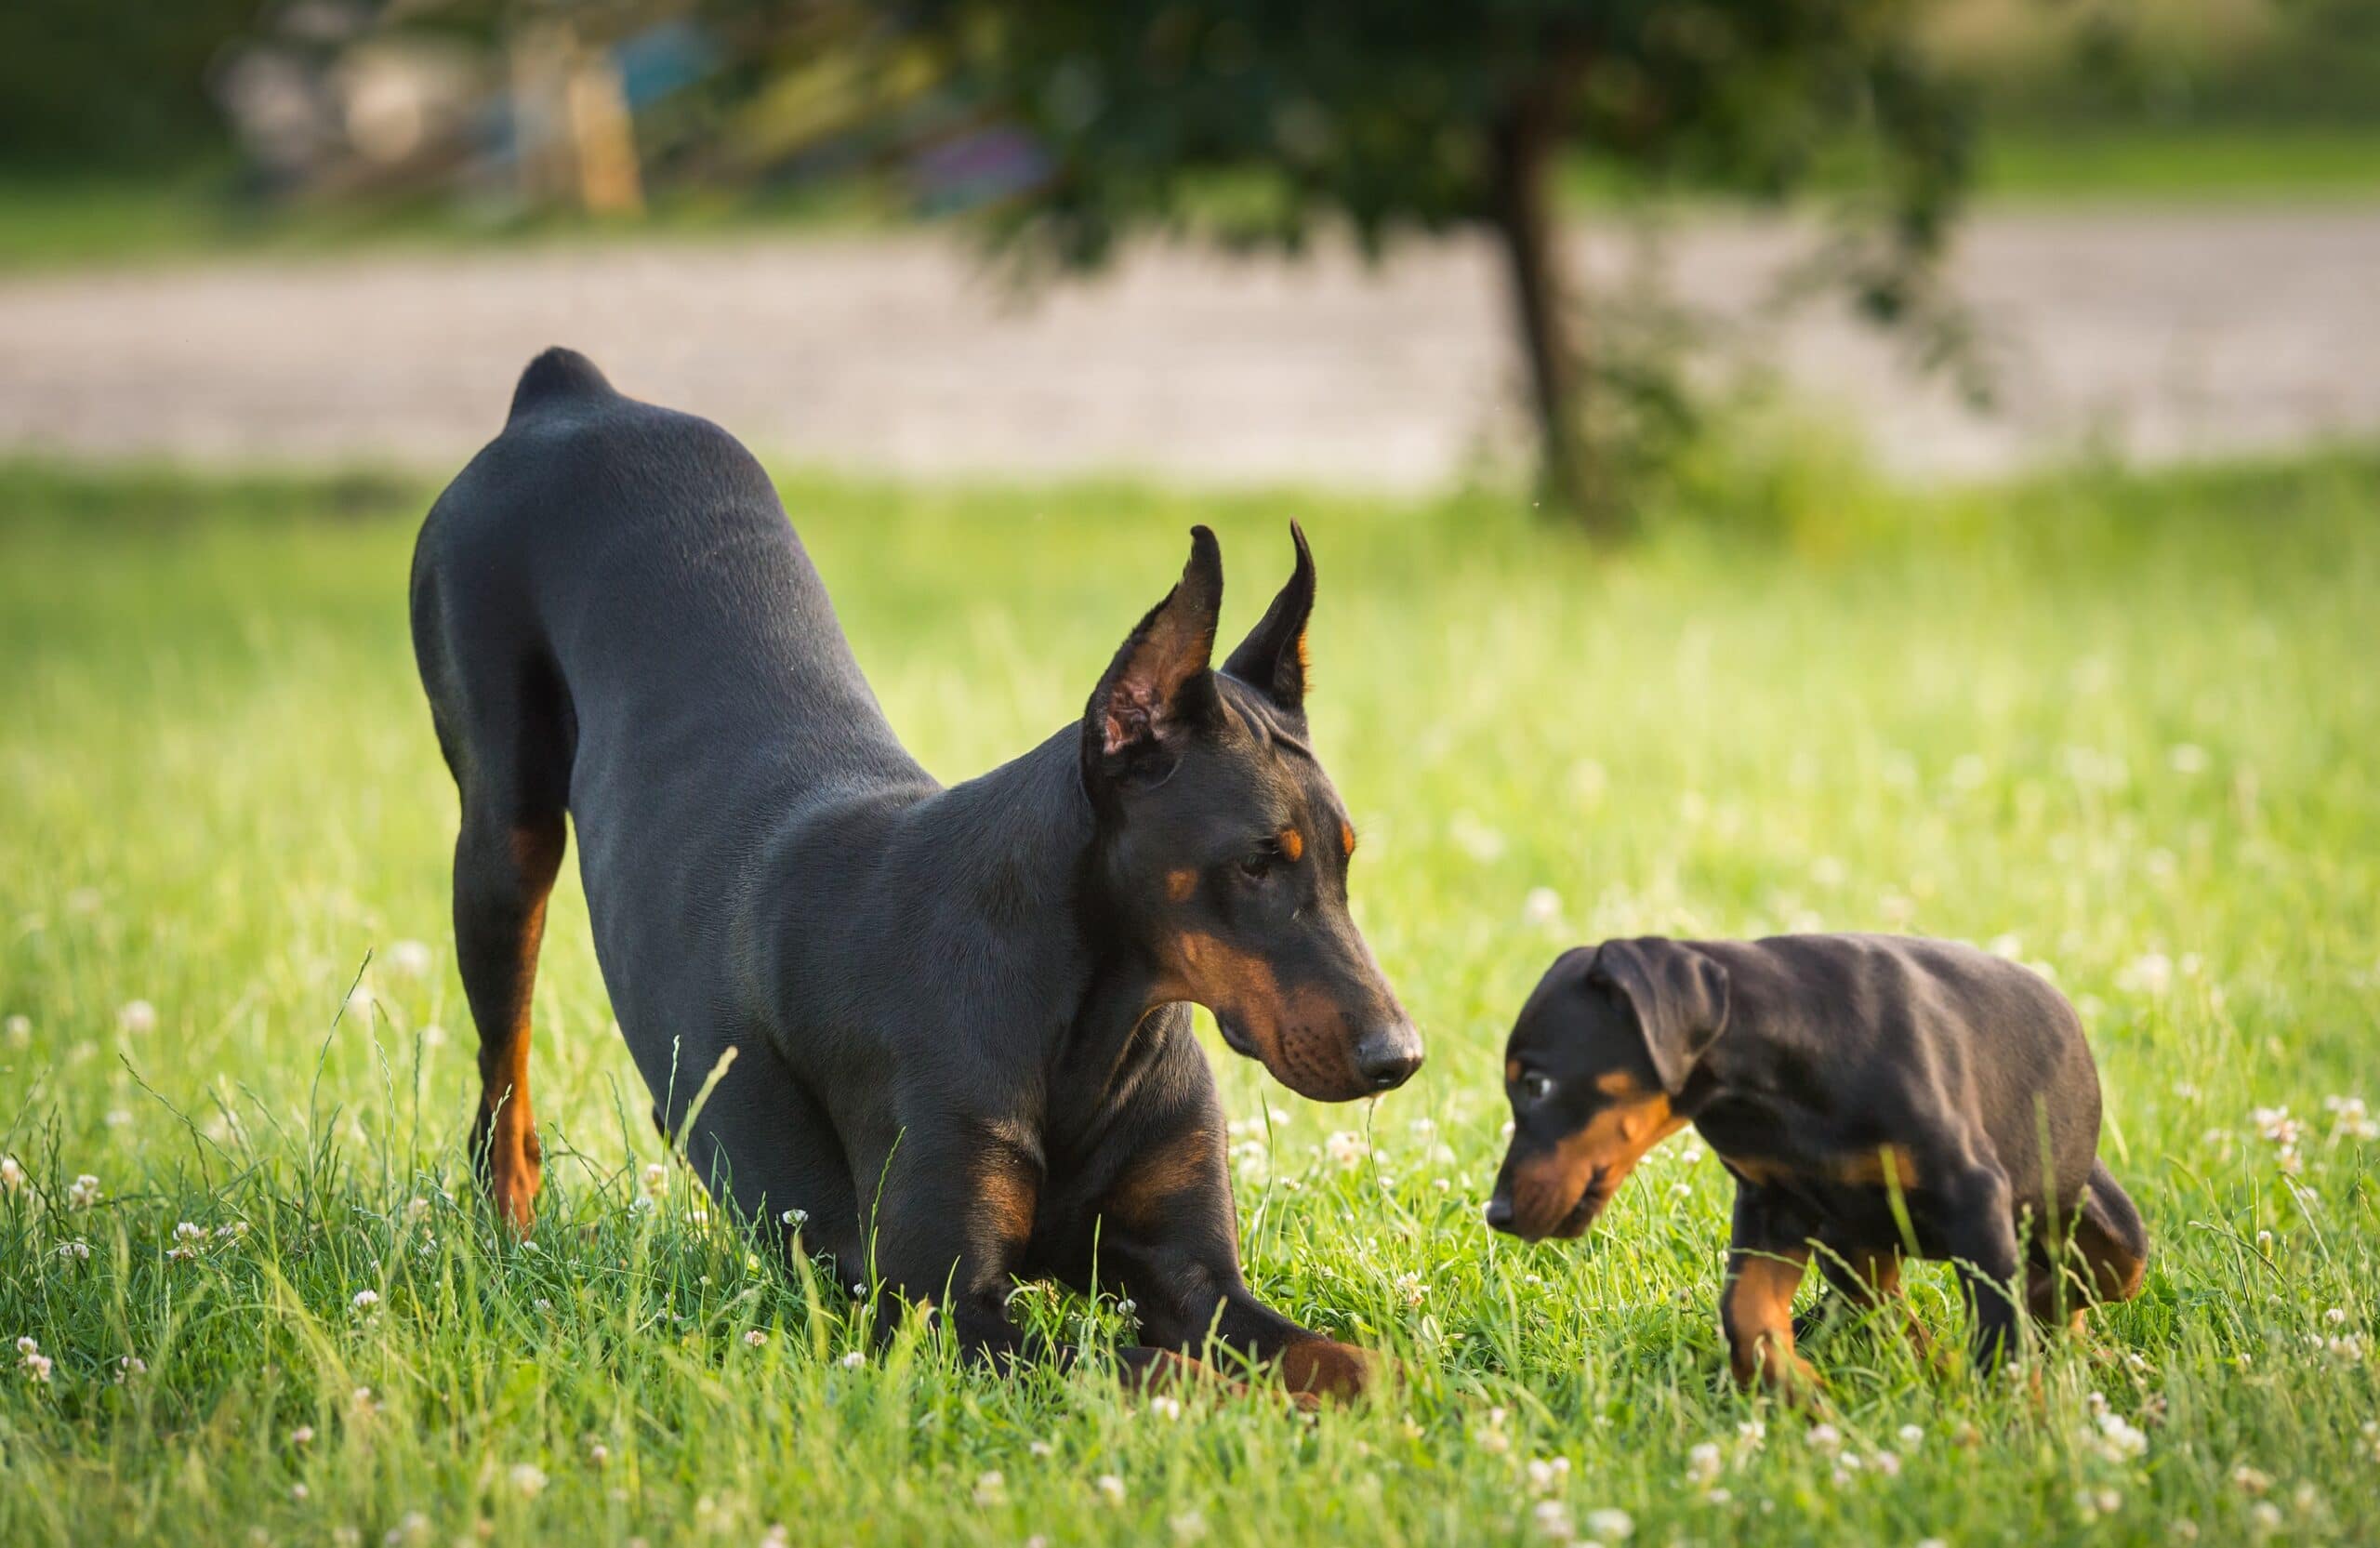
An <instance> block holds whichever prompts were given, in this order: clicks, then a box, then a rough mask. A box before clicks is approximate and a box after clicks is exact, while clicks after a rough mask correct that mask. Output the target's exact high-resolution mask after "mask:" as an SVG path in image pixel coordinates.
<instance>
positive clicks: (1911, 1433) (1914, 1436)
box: [1893, 1424, 1925, 1451]
mask: <svg viewBox="0 0 2380 1548" xmlns="http://www.w3.org/2000/svg"><path fill="white" fill-rule="evenodd" d="M1893 1438H1894V1439H1896V1440H1897V1441H1899V1442H1900V1449H1902V1450H1904V1451H1914V1450H1916V1449H1918V1448H1919V1447H1921V1446H1923V1445H1924V1444H1925V1432H1924V1430H1923V1429H1920V1428H1919V1427H1918V1426H1916V1425H1914V1424H1904V1425H1902V1426H1901V1427H1900V1430H1899V1432H1898V1434H1897V1435H1896V1436H1894V1437H1893Z"/></svg>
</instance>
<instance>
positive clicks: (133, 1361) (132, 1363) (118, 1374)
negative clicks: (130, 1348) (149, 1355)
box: [115, 1355, 149, 1382]
mask: <svg viewBox="0 0 2380 1548" xmlns="http://www.w3.org/2000/svg"><path fill="white" fill-rule="evenodd" d="M148 1374H149V1362H148V1361H147V1360H144V1359H142V1358H141V1357H140V1356H138V1355H119V1356H116V1362H115V1379H116V1380H117V1381H119V1382H129V1381H131V1380H132V1379H133V1378H134V1377H136V1376H146V1375H148Z"/></svg>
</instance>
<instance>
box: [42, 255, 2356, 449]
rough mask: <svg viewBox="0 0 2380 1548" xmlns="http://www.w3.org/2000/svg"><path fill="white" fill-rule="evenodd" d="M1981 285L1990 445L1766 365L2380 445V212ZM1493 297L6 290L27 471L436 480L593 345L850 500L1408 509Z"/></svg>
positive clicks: (1768, 265)
mask: <svg viewBox="0 0 2380 1548" xmlns="http://www.w3.org/2000/svg"><path fill="white" fill-rule="evenodd" d="M1582 246H1583V248H1584V249H1585V251H1586V254H1587V256H1588V258H1589V259H1590V260H1591V261H1597V262H1609V261H1611V260H1612V259H1613V256H1614V255H1613V252H1612V250H1611V248H1610V246H1609V245H1607V244H1604V243H1600V242H1598V241H1596V240H1594V239H1593V238H1588V239H1583V241H1582ZM1798 250H1799V242H1798V239H1797V238H1796V236H1795V234H1794V233H1792V232H1787V231H1784V230H1781V229H1779V228H1778V227H1775V226H1755V225H1747V224H1733V223H1711V224H1698V225H1695V226H1692V227H1690V228H1686V229H1685V230H1683V231H1681V232H1678V233H1676V234H1674V235H1673V237H1672V238H1671V239H1670V242H1669V244H1668V249H1667V259H1668V267H1669V268H1670V269H1671V271H1672V272H1673V275H1674V277H1675V283H1676V284H1677V286H1678V288H1679V289H1680V290H1681V292H1682V293H1683V294H1684V296H1685V297H1686V298H1687V299H1688V300H1689V301H1690V302H1692V303H1695V304H1697V305H1699V306H1702V307H1707V308H1710V309H1712V310H1714V311H1720V312H1724V313H1726V314H1728V315H1730V316H1733V317H1735V318H1737V319H1738V320H1739V321H1742V322H1745V324H1746V326H1747V327H1748V328H1750V327H1752V326H1753V325H1754V324H1751V323H1750V322H1749V318H1750V317H1751V315H1752V313H1753V312H1754V311H1756V310H1757V307H1756V303H1757V302H1758V301H1759V300H1760V298H1762V297H1763V296H1765V294H1766V293H1767V290H1768V287H1769V284H1770V282H1771V280H1772V278H1773V276H1774V275H1775V274H1776V272H1777V271H1778V268H1779V267H1780V265H1781V264H1782V263H1783V262H1784V261H1785V260H1787V259H1788V258H1790V257H1791V256H1792V254H1793V253H1795V252H1796V251H1798ZM1957 278H1958V283H1959V285H1960V287H1961V289H1962V291H1963V293H1964V295H1965V296H1966V297H1967V298H1969V299H1970V300H1971V301H1972V302H1973V303H1974V304H1975V305H1976V306H1977V308H1978V309H1979V311H1980V315H1981V317H1982V318H1983V320H1984V321H1985V323H1986V324H1987V326H1988V328H1989V329H1990V334H1991V337H1992V346H1993V351H1994V353H1995V355H1996V357H1997V358H1998V359H1999V361H2000V363H2001V367H2002V379H2003V404H2002V407H2001V409H2000V411H1999V413H1998V414H1997V415H1996V416H1995V417H1978V416H1977V415H1974V414H1971V413H1969V412H1967V411H1966V410H1964V409H1963V408H1961V407H1960V406H1959V405H1958V404H1956V403H1955V402H1954V401H1953V398H1952V396H1951V394H1950V392H1949V391H1948V390H1947V389H1946V388H1944V387H1941V386H1939V385H1933V386H1923V387H1921V386H1917V385H1913V384H1912V382H1911V379H1910V377H1908V376H1907V375H1906V373H1905V372H1903V371H1902V370H1901V369H1900V367H1899V365H1898V364H1897V358H1896V354H1895V351H1894V349H1893V347H1892V346H1891V345H1889V344H1888V343H1887V342H1884V341H1881V340H1879V339H1878V338H1877V337H1874V336H1873V335H1871V334H1870V333H1868V332H1867V331H1866V330H1863V329H1861V328H1860V327H1858V325H1857V324H1853V323H1852V322H1851V321H1849V320H1848V318H1847V317H1845V315H1844V309H1843V308H1842V307H1841V306H1840V305H1831V306H1820V307H1815V308H1809V309H1805V310H1804V311H1802V312H1801V313H1800V314H1799V315H1798V316H1797V317H1796V318H1794V319H1793V320H1792V321H1790V322H1789V323H1787V324H1784V325H1783V326H1782V327H1781V328H1778V329H1777V330H1775V333H1774V337H1773V338H1772V339H1771V342H1772V343H1773V344H1774V345H1775V346H1776V349H1777V351H1778V353H1777V358H1778V359H1779V360H1780V361H1781V362H1782V363H1783V364H1784V366H1785V368H1786V370H1787V372H1788V374H1789V376H1790V377H1792V379H1793V381H1794V382H1795V383H1796V384H1797V386H1798V387H1799V388H1800V389H1801V390H1803V391H1804V392H1805V394H1806V395H1807V396H1808V397H1809V399H1810V400H1811V401H1812V402H1814V403H1817V404H1826V405H1830V406H1831V408H1833V409H1836V410H1839V411H1840V412H1842V413H1843V414H1845V416H1846V417H1847V418H1848V420H1849V421H1850V422H1852V423H1855V424H1857V425H1858V426H1860V427H1863V428H1864V430H1865V432H1866V433H1867V435H1868V436H1869V437H1870V439H1871V443H1873V445H1874V446H1875V448H1876V449H1877V450H1878V452H1879V453H1880V454H1882V456H1884V458H1885V459H1886V460H1887V462H1888V463H1889V464H1890V465H1892V466H1893V467H1895V468H1897V469H1899V470H1903V471H1905V472H1909V473H1912V474H1920V475H1925V474H1937V473H1940V474H1964V473H1977V472H1989V471H1992V470H2000V469H2003V468H2007V467H2009V466H2012V465H2015V464H2019V463H2022V462H2025V461H2028V460H2031V459H2037V458H2042V457H2047V456H2058V455H2061V454H2065V453H2069V452H2071V451H2074V450H2076V449H2079V448H2083V447H2086V446H2095V447H2100V448H2105V449H2109V450H2112V451H2115V452H2117V453H2120V454H2122V455H2124V456H2133V457H2138V458H2144V459H2158V458H2168V457H2174V456H2190V455H2202V454H2208V453H2213V452H2218V451H2226V450H2235V449H2243V448H2250V447H2258V446H2271V445H2280V444H2287V443H2295V442H2302V441H2306V440H2309V439H2316V438H2321V437H2324V436H2331V435H2339V434H2353V433H2366V434H2368V433H2373V432H2375V431H2380V364H2376V363H2380V209H2341V210H2326V211H2308V212H2289V211H2276V210H2262V209H2260V210H2241V211H2228V212H2195V213H2187V214H2185V213H2174V214H2151V213H2141V212H2131V213H2121V214H2109V213H2101V214H2070V215H2068V214H2060V215H2049V214H2041V215H2024V216H2019V215H2013V214H2002V215H1991V216H1986V217H1983V218H1978V219H1977V220H1976V221H1975V222H1974V223H1973V224H1972V225H1971V226H1970V227H1969V229H1968V231H1967V232H1966V234H1965V237H1964V241H1963V243H1962V245H1961V249H1960V253H1959V258H1958V261H1957ZM1495 280H1496V273H1495V270H1494V267H1493V265H1492V263H1491V261H1490V255H1489V254H1488V252H1487V251H1486V250H1485V249H1484V248H1482V247H1480V246H1478V245H1472V244H1465V243H1449V244H1442V245H1431V246H1423V247H1414V248H1408V249H1407V250H1406V251H1405V252H1404V253H1403V254H1402V255H1401V256H1400V257H1398V258H1396V259H1395V261H1393V262H1392V263H1390V264H1389V265H1388V266H1386V267H1385V268H1384V269H1382V270H1380V271H1367V270H1365V269H1364V268H1362V267H1361V266H1360V265H1359V264H1357V263H1356V262H1355V260H1354V259H1352V258H1349V257H1347V256H1346V255H1343V254H1331V255H1326V256H1324V257H1322V258H1318V259H1316V261H1313V262H1311V263H1309V264H1307V265H1304V266H1302V267H1289V266H1284V265H1279V264H1274V263H1234V262H1230V261H1226V260H1223V259H1220V258H1210V257H1202V256H1196V255H1190V254H1183V253H1152V254H1149V255H1146V256H1144V257H1143V258H1139V259H1138V260H1136V261H1134V262H1132V263H1131V264H1130V265H1128V266H1126V267H1125V269H1124V270H1123V271H1120V272H1119V273H1117V274H1116V275H1114V276H1112V277H1110V278H1108V279H1105V280H1104V281H1101V282H1098V283H1096V284H1090V285H1082V286H1071V287H1066V288H1062V289H1060V290H1057V291H1055V292H1053V293H1052V294H1051V296H1050V297H1049V298H1047V299H1046V300H1044V301H1043V302H1041V303H1040V304H1038V305H1035V306H1029V307H1024V308H1018V307H1014V306H1011V305H1008V304H1006V303H1005V302H1004V301H1003V299H1002V298H1001V296H1000V294H999V293H998V290H997V288H996V287H995V286H994V285H992V284H989V283H988V282H986V281H985V279H984V278H983V277H982V276H981V275H980V274H979V273H978V272H977V271H975V270H974V268H973V267H972V265H971V264H970V263H969V261H968V260H967V258H965V257H964V256H963V255H962V254H961V253H959V251H957V250H956V249H955V248H954V247H953V246H952V245H949V244H948V243H945V242H943V241H938V240H934V239H932V238H926V237H919V238H915V239H897V240H880V239H849V240H812V241H787V240H767V241H757V240H756V241H748V242H739V243H735V244H733V245H694V244H688V243H646V244H635V245H599V246H588V247H577V248H567V249H562V248H557V249H550V250H544V249H540V250H527V251H521V250H514V251H505V252H481V253H469V254H456V255H435V256H418V255H414V256H403V257H380V258H367V259H361V260H347V261H330V260H298V261H287V262H260V261H241V262H226V263H221V264H215V265H206V266H201V267H195V268H181V269H165V270H158V271H124V272H108V273H99V274H92V275H83V276H75V275H54V276H46V277H20V278H9V279H5V280H0V449H12V450H26V451H39V452H46V453H52V454H60V455H65V454H72V455H77V456H173V457H180V458H186V459H192V460H196V461H202V462H231V461H263V462H274V463H293V462H294V463H315V462H324V461H330V460H336V459H344V458H353V457H368V458H376V459H384V460H394V461H399V462H404V463H412V464H418V465H422V466H424V467H427V468H430V469H432V470H443V469H446V468H449V467H452V466H454V465H455V464H456V463H458V462H459V461H460V460H461V459H462V458H463V457H465V456H468V455H469V453H470V452H471V451H472V450H473V449H474V448H475V447H476V446H477V445H478V444H479V443H481V442H482V441H483V440H484V439H485V438H486V437H487V436H488V435H489V434H490V433H491V432H492V431H493V430H495V428H496V425H497V424H498V423H499V422H500V420H501V418H502V417H503V413H504V405H505V402H506V399H507V397H508V395H509V391H510V388H511V383H512V378H513V377H514V375H515V374H516V373H517V372H518V371H519V369H520V367H521V364H522V362H524V361H525V360H526V359H527V358H528V357H529V355H530V354H531V353H532V352H534V351H536V350H537V349H538V348H540V347H542V346H544V345H546V344H548V343H552V342H568V343H573V344H575V345H578V346H579V347H581V348H583V349H585V350H587V351H589V352H590V353H592V354H593V355H594V356H595V357H596V358H597V359H598V360H599V361H601V362H602V364H603V365H604V366H605V367H606V369H608V370H609V371H610V372H611V373H612V375H613V377H615V380H616V381H618V382H619V383H620V385H621V386H622V387H623V388H624V389H626V390H629V391H632V392H635V393H637V394H639V395H640V396H644V397H651V398H656V399H660V400H663V401H666V402H668V403H672V404H678V405H680V406H682V407H687V408H692V409H694V410H697V411H699V412H702V413H705V414H707V415H709V416H711V417H715V418H717V419H719V420H721V422H722V423H724V424H726V425H728V426H729V427H730V428H732V429H734V430H735V431H737V433H739V434H740V435H742V436H743V437H744V438H745V439H747V441H749V442H751V443H753V444H755V445H757V446H760V447H762V448H765V449H767V450H770V451H773V452H775V453H780V454H785V455H789V456H795V457H800V458H803V459H809V460H814V461H818V462H822V463H827V464H832V465H839V466H844V467H851V468H857V469H866V470H884V471H894V472H903V473H928V474H944V473H956V472H985V471H988V472H995V473H1002V474H1020V475H1037V474H1047V473H1053V472H1073V471H1083V470H1133V469H1137V470H1149V471H1153V472H1157V473H1159V474H1163V475H1166V476H1170V477H1176V478H1188V479H1197V480H1203V481H1213V482H1232V483H1242V482H1249V481H1264V480H1275V479H1295V480H1316V481H1328V482H1330V483H1344V484H1362V485H1370V486H1388V487H1396V488H1414V487H1421V486H1427V485H1430V484H1432V483H1437V482H1439V481H1442V480H1445V479H1447V478H1448V477H1449V476H1452V475H1454V474H1456V473H1458V472H1459V471H1460V470H1461V469H1462V468H1464V467H1465V466H1466V465H1467V464H1468V463H1470V462H1471V461H1472V460H1473V459H1474V458H1476V457H1478V456H1481V455H1483V454H1485V453H1490V452H1492V450H1493V448H1495V447H1497V446H1499V445H1501V444H1506V443H1509V440H1510V436H1511V433H1512V425H1511V421H1510V417H1509V416H1510V412H1511V404H1512V403H1513V401H1514V379H1513V371H1514V367H1513V364H1512V363H1511V360H1510V357H1509V355H1508V346H1507V344H1506V341H1505V333H1504V329H1503V327H1502V325H1501V324H1502V313H1501V294H1500V292H1499V290H1498V288H1497V286H1496V283H1495ZM1761 329H1762V331H1763V332H1765V331H1766V330H1765V325H1761Z"/></svg>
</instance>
